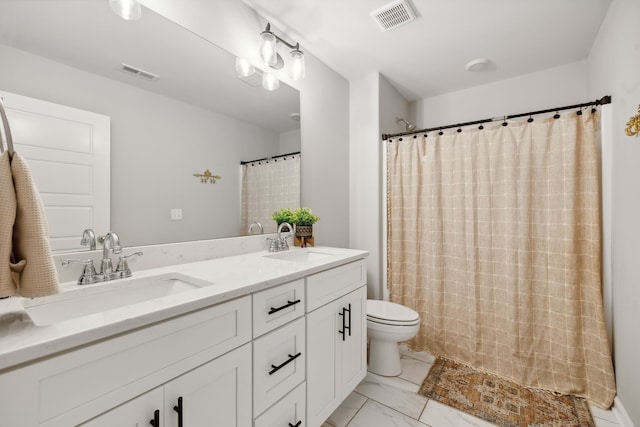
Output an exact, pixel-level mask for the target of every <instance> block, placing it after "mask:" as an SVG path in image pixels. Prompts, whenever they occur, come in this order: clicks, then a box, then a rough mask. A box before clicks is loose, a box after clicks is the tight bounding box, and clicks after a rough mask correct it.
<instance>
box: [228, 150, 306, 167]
mask: <svg viewBox="0 0 640 427" xmlns="http://www.w3.org/2000/svg"><path fill="white" fill-rule="evenodd" d="M297 154H300V151H295V152H293V153H287V154H280V155H279V156H273V157H265V158H264V159H256V160H249V161H247V162H243V161H242V160H241V161H240V165H241V166H242V165H248V164H249V163H256V162H264V161H266V160H272V159H279V158H280V157H287V156H295V155H297Z"/></svg>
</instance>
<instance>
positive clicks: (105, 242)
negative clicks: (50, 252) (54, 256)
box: [62, 230, 142, 285]
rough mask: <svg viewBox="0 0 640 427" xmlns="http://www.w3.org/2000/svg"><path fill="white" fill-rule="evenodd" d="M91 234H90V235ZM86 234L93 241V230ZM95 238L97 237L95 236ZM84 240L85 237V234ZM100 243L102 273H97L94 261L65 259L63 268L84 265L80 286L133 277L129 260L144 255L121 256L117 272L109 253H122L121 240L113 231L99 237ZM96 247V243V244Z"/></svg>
mask: <svg viewBox="0 0 640 427" xmlns="http://www.w3.org/2000/svg"><path fill="white" fill-rule="evenodd" d="M89 232H90V233H89ZM85 234H87V235H88V236H89V237H88V239H89V242H90V241H91V240H90V239H91V235H92V234H93V231H92V230H85ZM94 237H95V235H94ZM82 238H83V240H84V238H85V235H84V234H83V237H82ZM98 242H100V243H102V260H101V261H100V273H97V272H96V269H95V268H94V266H93V260H92V259H86V260H78V259H65V260H63V261H62V266H63V267H68V266H69V265H70V264H82V265H84V270H83V272H82V274H81V275H80V278H79V279H78V284H79V285H89V284H91V283H98V282H108V281H109V280H113V279H122V278H125V277H131V269H130V268H129V258H133V257H138V256H141V255H142V252H134V253H132V254H129V255H121V256H120V258H119V260H118V266H117V267H116V269H115V271H114V269H113V262H112V261H111V256H110V255H109V251H111V252H113V253H114V254H119V253H120V252H122V246H120V238H119V237H118V235H117V234H116V233H114V232H113V231H110V232H108V233H107V234H105V235H104V236H100V237H98ZM94 245H95V243H94Z"/></svg>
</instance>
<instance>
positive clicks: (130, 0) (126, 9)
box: [109, 0, 142, 21]
mask: <svg viewBox="0 0 640 427" xmlns="http://www.w3.org/2000/svg"><path fill="white" fill-rule="evenodd" d="M109 6H111V10H113V11H114V13H115V14H116V15H118V16H119V17H121V18H122V19H126V20H127V21H137V20H138V19H140V16H141V15H142V10H141V9H142V8H141V7H140V3H138V0H109Z"/></svg>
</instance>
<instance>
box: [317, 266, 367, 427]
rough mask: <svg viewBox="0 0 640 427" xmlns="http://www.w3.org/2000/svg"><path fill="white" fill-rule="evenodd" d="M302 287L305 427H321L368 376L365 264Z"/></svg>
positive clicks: (321, 275)
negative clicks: (304, 291) (304, 293)
mask: <svg viewBox="0 0 640 427" xmlns="http://www.w3.org/2000/svg"><path fill="white" fill-rule="evenodd" d="M306 281H307V283H306V286H307V288H306V289H307V311H308V313H307V337H308V339H307V425H308V426H309V427H320V426H321V425H322V424H323V423H324V421H325V420H326V419H327V418H328V417H329V415H331V413H332V412H333V411H334V410H335V409H336V408H337V407H338V406H339V405H340V403H341V402H342V401H343V400H344V399H345V398H346V397H347V396H348V395H349V393H351V392H352V391H353V390H354V389H355V387H356V386H357V385H358V383H360V381H361V380H362V379H363V378H364V376H365V375H366V371H367V363H366V327H367V325H366V303H367V290H366V267H365V262H364V261H363V260H361V261H356V262H353V263H351V264H347V265H343V266H340V267H336V268H334V269H331V270H327V271H324V272H321V273H318V274H315V275H312V276H309V277H308V278H307V279H306Z"/></svg>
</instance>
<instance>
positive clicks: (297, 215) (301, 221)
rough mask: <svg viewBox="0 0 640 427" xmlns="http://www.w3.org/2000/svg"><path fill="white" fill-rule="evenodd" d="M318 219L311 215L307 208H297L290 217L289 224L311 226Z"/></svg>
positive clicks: (318, 219)
mask: <svg viewBox="0 0 640 427" xmlns="http://www.w3.org/2000/svg"><path fill="white" fill-rule="evenodd" d="M318 221H320V218H319V217H318V216H316V215H314V214H312V213H311V209H309V208H298V209H296V210H295V211H293V214H292V215H291V222H292V223H293V224H295V225H313V224H314V223H315V222H318Z"/></svg>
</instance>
